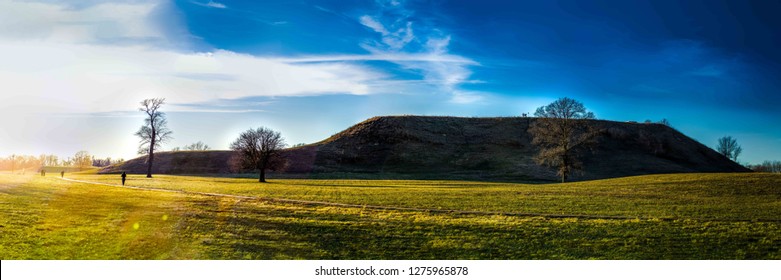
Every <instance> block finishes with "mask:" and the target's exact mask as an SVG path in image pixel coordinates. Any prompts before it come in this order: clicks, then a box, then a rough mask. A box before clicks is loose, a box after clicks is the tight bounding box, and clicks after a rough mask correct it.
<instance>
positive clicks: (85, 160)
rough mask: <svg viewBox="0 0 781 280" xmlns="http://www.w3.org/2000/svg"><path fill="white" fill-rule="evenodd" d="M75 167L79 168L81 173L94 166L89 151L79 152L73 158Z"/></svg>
mask: <svg viewBox="0 0 781 280" xmlns="http://www.w3.org/2000/svg"><path fill="white" fill-rule="evenodd" d="M73 165H74V166H76V167H78V168H79V171H81V170H84V168H86V167H90V166H92V156H91V155H90V154H89V152H87V151H79V152H77V153H76V155H74V156H73Z"/></svg>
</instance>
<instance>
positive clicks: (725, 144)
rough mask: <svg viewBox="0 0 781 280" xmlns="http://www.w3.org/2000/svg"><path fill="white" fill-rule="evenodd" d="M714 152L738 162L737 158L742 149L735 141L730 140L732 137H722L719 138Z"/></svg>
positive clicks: (733, 139)
mask: <svg viewBox="0 0 781 280" xmlns="http://www.w3.org/2000/svg"><path fill="white" fill-rule="evenodd" d="M716 151H718V152H719V153H720V154H722V155H724V156H725V157H727V158H728V159H731V160H732V161H734V162H738V156H739V155H740V153H741V152H743V148H741V147H740V145H738V140H737V139H735V138H732V136H724V137H721V138H719V140H718V144H717V145H716Z"/></svg>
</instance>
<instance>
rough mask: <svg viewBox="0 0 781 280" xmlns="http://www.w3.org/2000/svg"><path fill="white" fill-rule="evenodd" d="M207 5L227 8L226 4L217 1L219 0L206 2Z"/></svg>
mask: <svg viewBox="0 0 781 280" xmlns="http://www.w3.org/2000/svg"><path fill="white" fill-rule="evenodd" d="M206 6H209V7H212V8H218V9H225V8H227V6H225V4H222V3H217V2H214V1H209V3H206Z"/></svg>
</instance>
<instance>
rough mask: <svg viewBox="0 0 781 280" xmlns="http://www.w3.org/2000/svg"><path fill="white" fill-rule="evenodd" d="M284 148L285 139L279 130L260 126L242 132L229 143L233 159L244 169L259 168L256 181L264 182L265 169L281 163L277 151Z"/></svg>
mask: <svg viewBox="0 0 781 280" xmlns="http://www.w3.org/2000/svg"><path fill="white" fill-rule="evenodd" d="M284 148H285V140H284V139H283V138H282V136H281V135H280V134H279V132H276V131H273V130H271V129H268V128H265V127H260V128H257V129H251V128H250V129H249V130H247V131H245V132H242V133H241V135H239V138H237V139H236V141H234V142H233V143H231V149H232V150H234V151H235V155H234V159H235V160H236V162H237V163H238V164H239V165H240V166H241V167H242V168H245V169H253V170H254V169H257V170H259V175H258V182H266V169H273V168H276V167H279V166H280V165H282V164H283V163H282V161H281V159H280V157H279V151H281V150H282V149H284Z"/></svg>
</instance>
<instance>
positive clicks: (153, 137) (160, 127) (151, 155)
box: [136, 98, 173, 178]
mask: <svg viewBox="0 0 781 280" xmlns="http://www.w3.org/2000/svg"><path fill="white" fill-rule="evenodd" d="M163 103H165V98H152V99H144V101H141V107H140V108H138V110H139V111H142V112H144V113H146V115H147V117H146V119H144V125H143V126H141V128H140V129H138V131H137V132H136V136H138V137H140V138H141V144H140V145H139V147H138V153H139V154H146V155H147V158H146V164H147V167H146V177H147V178H152V163H153V161H154V159H155V150H156V149H159V148H160V146H161V145H162V143H164V142H166V141H168V140H170V139H171V133H173V132H172V131H171V130H170V129H168V120H166V118H165V113H163V112H160V107H161V106H162V105H163Z"/></svg>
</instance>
